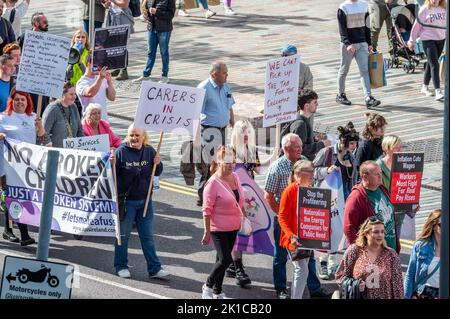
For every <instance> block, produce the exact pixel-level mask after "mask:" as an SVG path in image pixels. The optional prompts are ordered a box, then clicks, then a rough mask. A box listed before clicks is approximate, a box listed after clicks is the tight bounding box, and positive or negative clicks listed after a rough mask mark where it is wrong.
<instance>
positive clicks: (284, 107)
mask: <svg viewBox="0 0 450 319" xmlns="http://www.w3.org/2000/svg"><path fill="white" fill-rule="evenodd" d="M299 71H300V57H299V56H298V55H291V56H287V57H280V58H277V59H273V60H269V61H268V62H267V65H266V84H265V88H264V118H263V126H264V127H269V126H273V125H276V124H280V123H285V122H290V121H293V120H295V117H296V115H297V97H298V77H299Z"/></svg>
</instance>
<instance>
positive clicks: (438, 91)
mask: <svg viewBox="0 0 450 319" xmlns="http://www.w3.org/2000/svg"><path fill="white" fill-rule="evenodd" d="M434 92H436V93H435V95H436V96H435V99H436V101H443V100H444V94H443V93H442V91H441V89H436V90H434Z"/></svg>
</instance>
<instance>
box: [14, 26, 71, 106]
mask: <svg viewBox="0 0 450 319" xmlns="http://www.w3.org/2000/svg"><path fill="white" fill-rule="evenodd" d="M69 52H70V39H66V38H63V37H60V36H56V35H52V34H49V33H46V32H33V31H30V30H27V31H26V32H25V38H24V44H23V49H22V57H21V61H20V65H19V73H18V75H17V84H16V88H17V90H18V91H23V92H28V93H33V94H38V95H45V96H51V97H54V98H57V99H59V98H61V96H62V90H63V85H64V81H65V78H66V68H67V64H68V60H69Z"/></svg>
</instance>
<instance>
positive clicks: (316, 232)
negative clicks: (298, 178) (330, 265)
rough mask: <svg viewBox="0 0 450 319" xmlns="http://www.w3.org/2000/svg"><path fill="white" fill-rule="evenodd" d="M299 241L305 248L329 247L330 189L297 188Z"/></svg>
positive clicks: (328, 248)
mask: <svg viewBox="0 0 450 319" xmlns="http://www.w3.org/2000/svg"><path fill="white" fill-rule="evenodd" d="M298 212H299V215H300V218H299V219H297V223H299V225H298V229H299V233H298V237H299V242H300V243H301V244H302V246H303V247H305V248H312V249H326V250H330V249H331V228H330V226H331V191H330V190H329V189H321V188H303V187H299V189H298Z"/></svg>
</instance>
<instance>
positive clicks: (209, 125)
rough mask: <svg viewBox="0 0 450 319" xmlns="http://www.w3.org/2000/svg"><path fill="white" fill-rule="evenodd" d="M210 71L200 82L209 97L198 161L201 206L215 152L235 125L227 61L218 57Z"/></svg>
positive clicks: (201, 121) (199, 203)
mask: <svg viewBox="0 0 450 319" xmlns="http://www.w3.org/2000/svg"><path fill="white" fill-rule="evenodd" d="M209 74H210V76H209V78H208V79H206V80H204V81H203V82H202V83H200V84H199V85H198V86H197V87H198V88H200V89H205V99H204V100H203V106H202V111H201V114H200V125H201V139H202V155H201V162H200V163H196V166H197V170H198V171H199V172H200V175H201V177H200V183H199V189H198V197H199V199H198V202H197V205H199V206H201V205H202V204H203V188H204V186H205V184H206V181H207V180H208V179H209V177H210V172H209V167H210V164H211V161H212V159H213V158H214V152H215V150H216V149H217V147H219V146H220V145H225V137H226V135H225V129H226V128H227V126H228V124H230V126H231V127H233V125H234V113H233V105H234V104H235V101H234V98H233V96H232V95H231V88H230V86H229V85H228V84H227V83H226V82H227V77H228V68H227V65H226V64H225V63H224V62H222V61H215V62H213V63H212V64H211V69H210V71H209Z"/></svg>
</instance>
